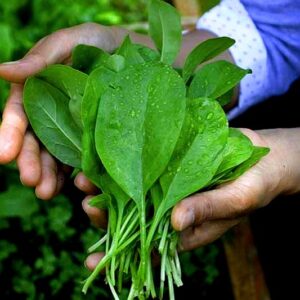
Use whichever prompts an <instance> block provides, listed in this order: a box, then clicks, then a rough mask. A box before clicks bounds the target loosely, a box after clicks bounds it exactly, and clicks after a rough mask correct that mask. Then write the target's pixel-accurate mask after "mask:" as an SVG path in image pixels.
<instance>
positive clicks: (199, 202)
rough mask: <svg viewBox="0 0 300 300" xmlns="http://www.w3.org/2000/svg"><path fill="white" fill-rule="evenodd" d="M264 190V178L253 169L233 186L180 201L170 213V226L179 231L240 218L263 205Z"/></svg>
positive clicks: (226, 186)
mask: <svg viewBox="0 0 300 300" xmlns="http://www.w3.org/2000/svg"><path fill="white" fill-rule="evenodd" d="M265 189H266V187H265V185H264V181H263V179H262V178H261V176H260V175H259V174H258V173H257V172H256V170H255V169H254V168H253V171H252V172H248V173H245V174H244V175H243V176H241V177H240V178H238V179H237V180H235V181H234V182H232V183H229V184H226V185H223V186H220V187H219V188H217V189H215V190H211V191H207V192H203V193H199V194H195V195H193V196H191V197H188V198H186V199H184V200H182V201H181V202H179V203H178V204H177V205H176V206H175V207H174V208H173V211H172V216H171V221H172V225H173V227H174V229H175V230H178V231H182V230H184V229H186V228H187V227H189V226H195V225H199V224H201V223H203V222H205V221H209V220H216V219H233V218H237V217H240V216H243V215H245V214H247V213H249V212H250V211H252V210H253V209H255V208H258V207H260V206H261V205H262V203H263V201H264V198H265V194H266V193H265Z"/></svg>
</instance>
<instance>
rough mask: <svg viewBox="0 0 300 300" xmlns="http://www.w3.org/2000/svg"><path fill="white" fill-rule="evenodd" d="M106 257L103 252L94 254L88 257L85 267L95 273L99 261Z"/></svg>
mask: <svg viewBox="0 0 300 300" xmlns="http://www.w3.org/2000/svg"><path fill="white" fill-rule="evenodd" d="M103 257H104V253H103V252H97V253H93V254H91V255H89V256H88V257H87V259H86V260H85V266H86V267H87V268H88V269H89V270H90V271H93V270H94V269H95V268H96V267H97V265H98V263H99V261H100V260H101V259H102V258H103Z"/></svg>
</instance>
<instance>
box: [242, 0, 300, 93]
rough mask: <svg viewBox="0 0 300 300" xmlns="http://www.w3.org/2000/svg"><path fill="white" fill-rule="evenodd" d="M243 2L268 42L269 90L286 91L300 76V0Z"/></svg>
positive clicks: (249, 0) (243, 0)
mask: <svg viewBox="0 0 300 300" xmlns="http://www.w3.org/2000/svg"><path fill="white" fill-rule="evenodd" d="M241 3H243V5H244V6H245V8H246V9H247V11H248V13H249V15H250V16H251V18H252V20H253V22H254V23H255V25H256V27H257V29H258V30H259V32H260V34H261V37H262V39H263V41H264V44H265V46H266V50H267V78H268V80H267V84H266V89H267V90H266V94H267V95H269V96H272V95H276V94H282V93H284V92H286V91H287V90H288V88H289V86H290V85H291V83H292V82H293V81H294V80H295V79H297V78H298V77H299V76H300V1H299V0H282V1H280V0H271V1H269V0H263V1H262V0H241Z"/></svg>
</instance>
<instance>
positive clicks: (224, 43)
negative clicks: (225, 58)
mask: <svg viewBox="0 0 300 300" xmlns="http://www.w3.org/2000/svg"><path fill="white" fill-rule="evenodd" d="M234 42H235V41H234V40H233V39H231V38H228V37H219V38H213V39H208V40H206V41H204V42H202V43H201V44H199V45H198V46H196V47H195V48H194V49H193V50H192V51H191V52H190V54H189V55H188V56H187V58H186V60H185V63H184V66H183V70H182V77H183V80H184V81H185V82H187V81H188V80H189V78H190V76H191V75H192V74H193V72H194V71H195V70H196V68H197V66H198V65H200V64H202V63H204V62H205V61H208V60H210V59H212V58H214V57H216V56H217V55H219V54H220V53H222V52H223V51H225V50H226V49H228V48H229V47H231V46H232V45H233V44H234Z"/></svg>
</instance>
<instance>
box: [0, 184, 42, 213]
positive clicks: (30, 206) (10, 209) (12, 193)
mask: <svg viewBox="0 0 300 300" xmlns="http://www.w3.org/2000/svg"><path fill="white" fill-rule="evenodd" d="M37 210H38V205H37V199H36V197H35V195H34V192H33V190H32V189H29V188H26V187H24V186H21V185H16V184H12V185H10V186H9V189H8V190H7V191H5V192H2V193H0V217H28V216H30V215H31V214H33V213H34V212H36V211H37Z"/></svg>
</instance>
